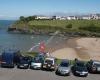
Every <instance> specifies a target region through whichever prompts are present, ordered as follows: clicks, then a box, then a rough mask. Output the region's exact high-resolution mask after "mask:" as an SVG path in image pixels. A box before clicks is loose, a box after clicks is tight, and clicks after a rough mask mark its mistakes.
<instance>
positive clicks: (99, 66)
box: [87, 60, 100, 73]
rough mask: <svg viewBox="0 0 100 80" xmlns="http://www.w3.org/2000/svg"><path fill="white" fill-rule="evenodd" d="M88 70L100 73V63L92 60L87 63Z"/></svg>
mask: <svg viewBox="0 0 100 80" xmlns="http://www.w3.org/2000/svg"><path fill="white" fill-rule="evenodd" d="M87 69H88V71H89V72H91V73H100V61H96V60H90V61H89V62H88V63H87Z"/></svg>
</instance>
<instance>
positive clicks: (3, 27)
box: [0, 20, 50, 54]
mask: <svg viewBox="0 0 100 80" xmlns="http://www.w3.org/2000/svg"><path fill="white" fill-rule="evenodd" d="M14 22H15V20H0V54H1V53H2V52H3V51H4V50H6V49H19V50H20V51H22V52H27V51H28V50H29V49H30V48H31V47H32V46H35V45H37V44H39V43H40V42H42V41H47V40H48V39H49V38H50V36H48V35H32V34H31V35H30V34H17V33H16V34H15V33H9V32H7V29H8V27H9V26H10V25H12V24H13V23H14ZM33 51H35V50H33Z"/></svg>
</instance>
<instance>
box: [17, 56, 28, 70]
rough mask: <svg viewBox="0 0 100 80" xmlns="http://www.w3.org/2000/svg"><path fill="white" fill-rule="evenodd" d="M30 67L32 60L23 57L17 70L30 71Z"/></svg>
mask: <svg viewBox="0 0 100 80" xmlns="http://www.w3.org/2000/svg"><path fill="white" fill-rule="evenodd" d="M29 65H30V59H29V57H22V58H21V59H20V62H19V63H18V64H17V68H20V69H28V68H29Z"/></svg>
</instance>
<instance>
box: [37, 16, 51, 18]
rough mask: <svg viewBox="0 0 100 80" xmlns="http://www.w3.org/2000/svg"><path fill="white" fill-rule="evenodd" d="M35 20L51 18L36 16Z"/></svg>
mask: <svg viewBox="0 0 100 80" xmlns="http://www.w3.org/2000/svg"><path fill="white" fill-rule="evenodd" d="M36 19H51V17H48V16H37V17H36Z"/></svg>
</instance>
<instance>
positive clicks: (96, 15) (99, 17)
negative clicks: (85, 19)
mask: <svg viewBox="0 0 100 80" xmlns="http://www.w3.org/2000/svg"><path fill="white" fill-rule="evenodd" d="M90 16H91V19H100V14H91V15H90Z"/></svg>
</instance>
